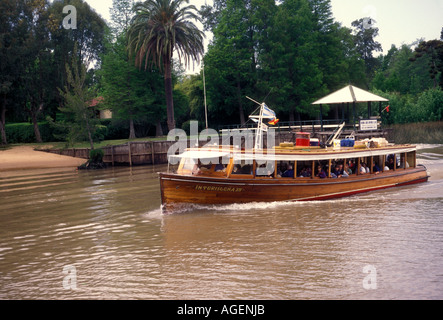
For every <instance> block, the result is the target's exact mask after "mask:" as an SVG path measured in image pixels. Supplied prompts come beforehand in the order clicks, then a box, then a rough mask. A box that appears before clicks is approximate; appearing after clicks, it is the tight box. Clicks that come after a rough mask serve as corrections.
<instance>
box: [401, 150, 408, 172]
mask: <svg viewBox="0 0 443 320" xmlns="http://www.w3.org/2000/svg"><path fill="white" fill-rule="evenodd" d="M409 167H410V164H409V161H408V157H407V154H406V153H402V154H400V165H399V168H401V169H407V168H409Z"/></svg>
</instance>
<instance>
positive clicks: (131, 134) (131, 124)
mask: <svg viewBox="0 0 443 320" xmlns="http://www.w3.org/2000/svg"><path fill="white" fill-rule="evenodd" d="M135 138H137V137H136V136H135V129H134V119H132V116H131V117H130V118H129V139H135Z"/></svg>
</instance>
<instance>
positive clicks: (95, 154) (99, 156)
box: [89, 149, 105, 163]
mask: <svg viewBox="0 0 443 320" xmlns="http://www.w3.org/2000/svg"><path fill="white" fill-rule="evenodd" d="M104 155H105V152H104V151H103V149H92V150H91V151H89V160H90V161H91V162H94V163H100V162H103V157H104Z"/></svg>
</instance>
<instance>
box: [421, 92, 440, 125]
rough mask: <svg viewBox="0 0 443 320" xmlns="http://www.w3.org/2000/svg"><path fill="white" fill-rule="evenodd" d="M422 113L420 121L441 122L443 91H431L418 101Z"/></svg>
mask: <svg viewBox="0 0 443 320" xmlns="http://www.w3.org/2000/svg"><path fill="white" fill-rule="evenodd" d="M417 109H418V110H419V111H420V114H419V117H418V118H419V119H418V120H419V121H439V120H442V119H443V118H442V116H443V91H442V90H440V89H429V90H426V91H425V92H423V93H422V94H421V95H420V97H419V98H418V100H417Z"/></svg>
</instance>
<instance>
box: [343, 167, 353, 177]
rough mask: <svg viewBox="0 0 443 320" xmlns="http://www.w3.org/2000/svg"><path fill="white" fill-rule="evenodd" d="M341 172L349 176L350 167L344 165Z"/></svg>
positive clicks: (350, 172)
mask: <svg viewBox="0 0 443 320" xmlns="http://www.w3.org/2000/svg"><path fill="white" fill-rule="evenodd" d="M343 172H344V174H343V175H344V176H345V177H349V176H350V175H351V174H352V169H351V168H349V167H348V166H346V167H345V168H344V169H343Z"/></svg>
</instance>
